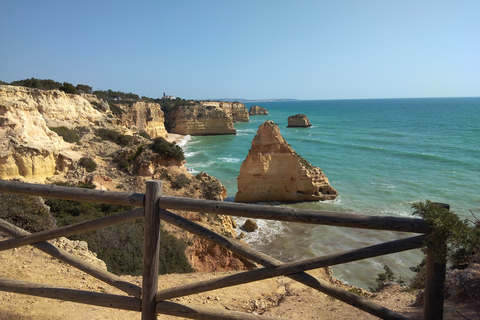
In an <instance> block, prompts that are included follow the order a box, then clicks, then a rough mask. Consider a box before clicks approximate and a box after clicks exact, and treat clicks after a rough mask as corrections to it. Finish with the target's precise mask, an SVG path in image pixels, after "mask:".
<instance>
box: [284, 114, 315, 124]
mask: <svg viewBox="0 0 480 320" xmlns="http://www.w3.org/2000/svg"><path fill="white" fill-rule="evenodd" d="M311 126H312V124H311V123H310V120H308V118H307V116H306V115H305V114H300V113H299V114H296V115H294V116H290V117H288V125H287V127H311Z"/></svg>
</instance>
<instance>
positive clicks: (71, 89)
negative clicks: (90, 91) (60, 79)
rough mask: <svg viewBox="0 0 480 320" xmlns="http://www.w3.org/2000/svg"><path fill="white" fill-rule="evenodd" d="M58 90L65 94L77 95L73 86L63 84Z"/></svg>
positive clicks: (66, 83)
mask: <svg viewBox="0 0 480 320" xmlns="http://www.w3.org/2000/svg"><path fill="white" fill-rule="evenodd" d="M60 90H61V91H63V92H65V93H75V94H76V93H78V91H77V89H75V87H74V86H73V84H71V83H68V82H64V83H63V85H62V86H61V87H60Z"/></svg>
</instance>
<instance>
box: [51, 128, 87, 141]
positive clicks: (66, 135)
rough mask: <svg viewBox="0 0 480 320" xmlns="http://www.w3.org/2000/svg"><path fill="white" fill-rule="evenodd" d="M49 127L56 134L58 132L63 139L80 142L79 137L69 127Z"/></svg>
mask: <svg viewBox="0 0 480 320" xmlns="http://www.w3.org/2000/svg"><path fill="white" fill-rule="evenodd" d="M49 129H50V130H52V131H53V132H55V133H56V134H58V135H59V136H60V137H62V138H63V140H65V141H66V142H69V143H76V144H78V145H80V144H81V143H80V137H79V136H78V134H77V133H76V132H75V131H73V130H72V129H69V128H67V127H65V126H61V127H52V128H49Z"/></svg>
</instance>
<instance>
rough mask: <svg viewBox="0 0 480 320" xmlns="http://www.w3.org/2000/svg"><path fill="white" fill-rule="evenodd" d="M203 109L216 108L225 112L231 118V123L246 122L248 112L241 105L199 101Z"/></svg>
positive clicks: (238, 103) (237, 103)
mask: <svg viewBox="0 0 480 320" xmlns="http://www.w3.org/2000/svg"><path fill="white" fill-rule="evenodd" d="M199 103H200V105H202V106H205V107H216V108H220V109H222V110H224V111H225V113H226V114H227V115H228V116H230V117H231V118H232V121H233V122H248V121H249V116H248V110H247V107H245V105H244V104H243V103H240V102H226V101H200V102H199Z"/></svg>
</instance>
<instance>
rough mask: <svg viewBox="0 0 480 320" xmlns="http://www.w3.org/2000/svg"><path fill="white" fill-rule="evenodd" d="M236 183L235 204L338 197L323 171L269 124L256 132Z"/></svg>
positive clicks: (317, 199) (275, 126)
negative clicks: (293, 147) (307, 159)
mask: <svg viewBox="0 0 480 320" xmlns="http://www.w3.org/2000/svg"><path fill="white" fill-rule="evenodd" d="M237 181H238V192H237V194H236V196H235V201H237V202H260V201H285V202H296V201H319V200H333V199H335V198H336V197H337V195H338V193H337V191H336V190H335V189H334V188H333V187H332V186H330V183H329V182H328V178H327V177H326V176H325V174H324V173H323V172H322V170H321V169H320V168H318V167H315V166H313V165H311V164H310V163H309V162H308V161H306V160H305V159H303V158H302V157H301V156H299V155H298V154H297V153H296V152H295V151H294V150H293V149H292V148H291V147H290V145H289V144H288V143H287V142H286V141H285V139H284V138H283V137H282V135H281V134H280V130H279V129H278V126H277V125H276V124H275V123H273V122H272V121H265V122H264V123H263V124H262V125H261V126H260V128H259V129H258V131H257V135H256V136H255V137H254V139H253V141H252V147H251V149H250V151H249V153H248V155H247V158H246V159H245V160H244V161H243V163H242V166H241V168H240V174H239V176H238V178H237Z"/></svg>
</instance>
